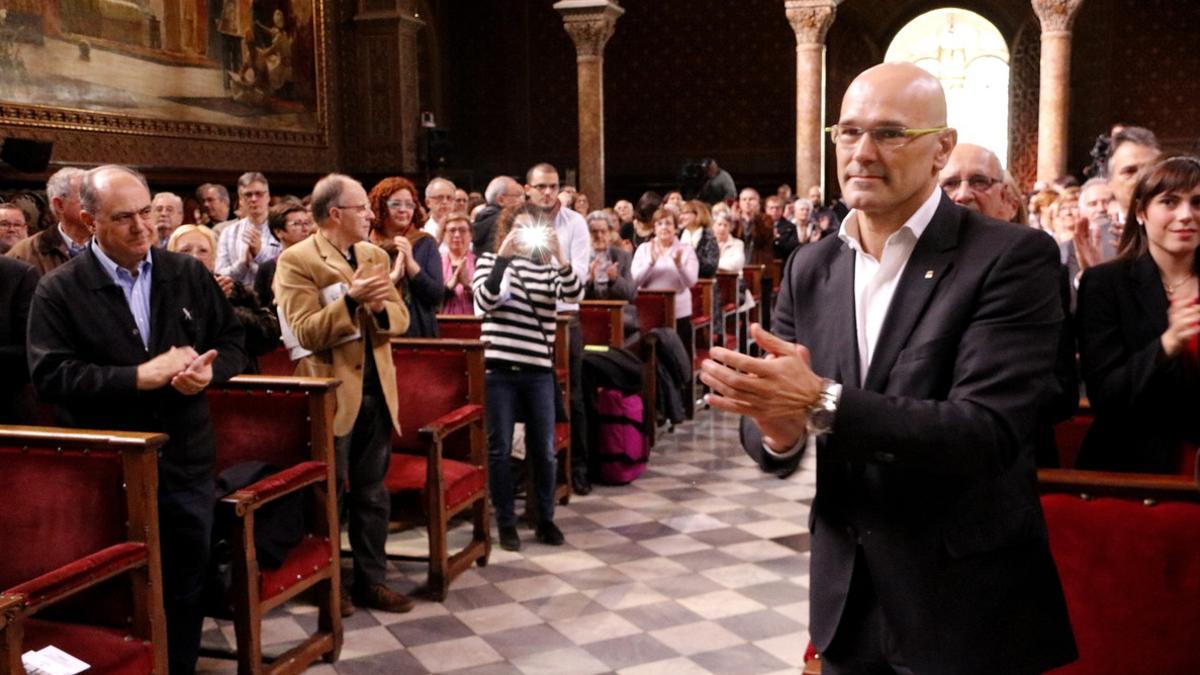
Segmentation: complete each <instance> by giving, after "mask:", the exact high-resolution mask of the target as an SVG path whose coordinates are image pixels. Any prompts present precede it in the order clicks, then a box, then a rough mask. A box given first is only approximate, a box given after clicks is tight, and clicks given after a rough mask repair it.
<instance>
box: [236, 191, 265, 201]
mask: <svg viewBox="0 0 1200 675" xmlns="http://www.w3.org/2000/svg"><path fill="white" fill-rule="evenodd" d="M242 196H243V197H245V198H246V199H254V198H256V197H266V196H267V191H266V190H246V191H245V192H243V193H242Z"/></svg>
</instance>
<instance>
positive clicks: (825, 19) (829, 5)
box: [783, 0, 837, 45]
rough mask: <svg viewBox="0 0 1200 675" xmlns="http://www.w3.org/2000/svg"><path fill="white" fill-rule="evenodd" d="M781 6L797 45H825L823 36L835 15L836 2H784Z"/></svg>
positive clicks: (817, 0)
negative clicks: (794, 33)
mask: <svg viewBox="0 0 1200 675" xmlns="http://www.w3.org/2000/svg"><path fill="white" fill-rule="evenodd" d="M783 6H784V12H785V13H786V14H787V18H788V22H789V23H791V24H792V30H793V31H795V32H796V44H797V45H823V44H825V34H826V33H828V32H829V27H830V26H832V25H833V17H834V15H836V14H837V1H836V0H786V1H785V2H784V3H783Z"/></svg>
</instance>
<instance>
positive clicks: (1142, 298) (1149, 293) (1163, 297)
mask: <svg viewBox="0 0 1200 675" xmlns="http://www.w3.org/2000/svg"><path fill="white" fill-rule="evenodd" d="M1129 273H1130V276H1132V277H1133V282H1134V284H1133V285H1134V293H1135V294H1136V295H1137V299H1138V303H1137V304H1138V307H1140V308H1141V310H1142V315H1143V316H1144V317H1145V319H1146V325H1148V326H1151V327H1152V328H1153V329H1154V332H1155V333H1156V334H1159V335H1161V334H1162V333H1163V332H1164V331H1166V330H1167V325H1168V323H1169V321H1168V319H1167V313H1168V311H1169V310H1170V304H1171V303H1170V300H1168V299H1167V292H1166V291H1165V290H1164V289H1163V283H1162V274H1161V273H1160V272H1159V271H1158V265H1156V264H1155V263H1154V258H1151V257H1150V254H1149V253H1143V254H1142V255H1141V256H1139V257H1138V258H1137V260H1134V261H1133V265H1132V266H1131V267H1130V270H1129Z"/></svg>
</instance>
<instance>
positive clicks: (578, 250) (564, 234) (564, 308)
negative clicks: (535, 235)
mask: <svg viewBox="0 0 1200 675" xmlns="http://www.w3.org/2000/svg"><path fill="white" fill-rule="evenodd" d="M554 234H555V235H557V236H558V243H559V244H560V245H562V249H563V251H564V252H566V254H567V257H568V258H570V260H571V269H573V270H575V276H576V277H578V278H579V280H580V281H581V282H582V281H584V280H585V279H587V276H588V269H589V268H590V266H591V261H592V241H591V235H590V234H589V233H588V226H587V221H586V220H584V219H583V216H581V215H579V214H578V213H576V212H574V211H572V210H571V209H568V208H567V207H565V206H560V207H559V209H558V213H556V214H554ZM557 309H558V311H560V312H574V311H578V310H579V303H576V302H563V301H562V300H559V301H558V306H557Z"/></svg>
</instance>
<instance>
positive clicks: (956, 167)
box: [938, 143, 1020, 221]
mask: <svg viewBox="0 0 1200 675" xmlns="http://www.w3.org/2000/svg"><path fill="white" fill-rule="evenodd" d="M938 182H939V183H940V184H941V186H942V190H944V191H945V192H946V194H947V195H948V196H949V197H950V199H952V200H954V203H955V204H958V205H959V206H964V207H966V208H968V209H971V210H972V211H978V212H980V213H982V214H983V215H985V216H987V217H988V218H995V219H996V220H1003V221H1012V219H1013V216H1015V215H1016V213H1017V209H1018V208H1020V204H1019V203H1017V202H1016V201H1015V200H1013V199H1012V196H1011V195H1010V194H1009V193H1008V191H1007V190H1005V188H1004V168H1003V167H1002V166H1000V158H999V157H997V156H996V153H994V152H992V151H991V150H988V149H987V148H984V147H982V146H978V145H972V144H970V143H959V144H958V145H957V146H955V147H954V152H952V153H950V160H949V161H948V162H946V166H944V167H942V171H941V173H940V174H938Z"/></svg>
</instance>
